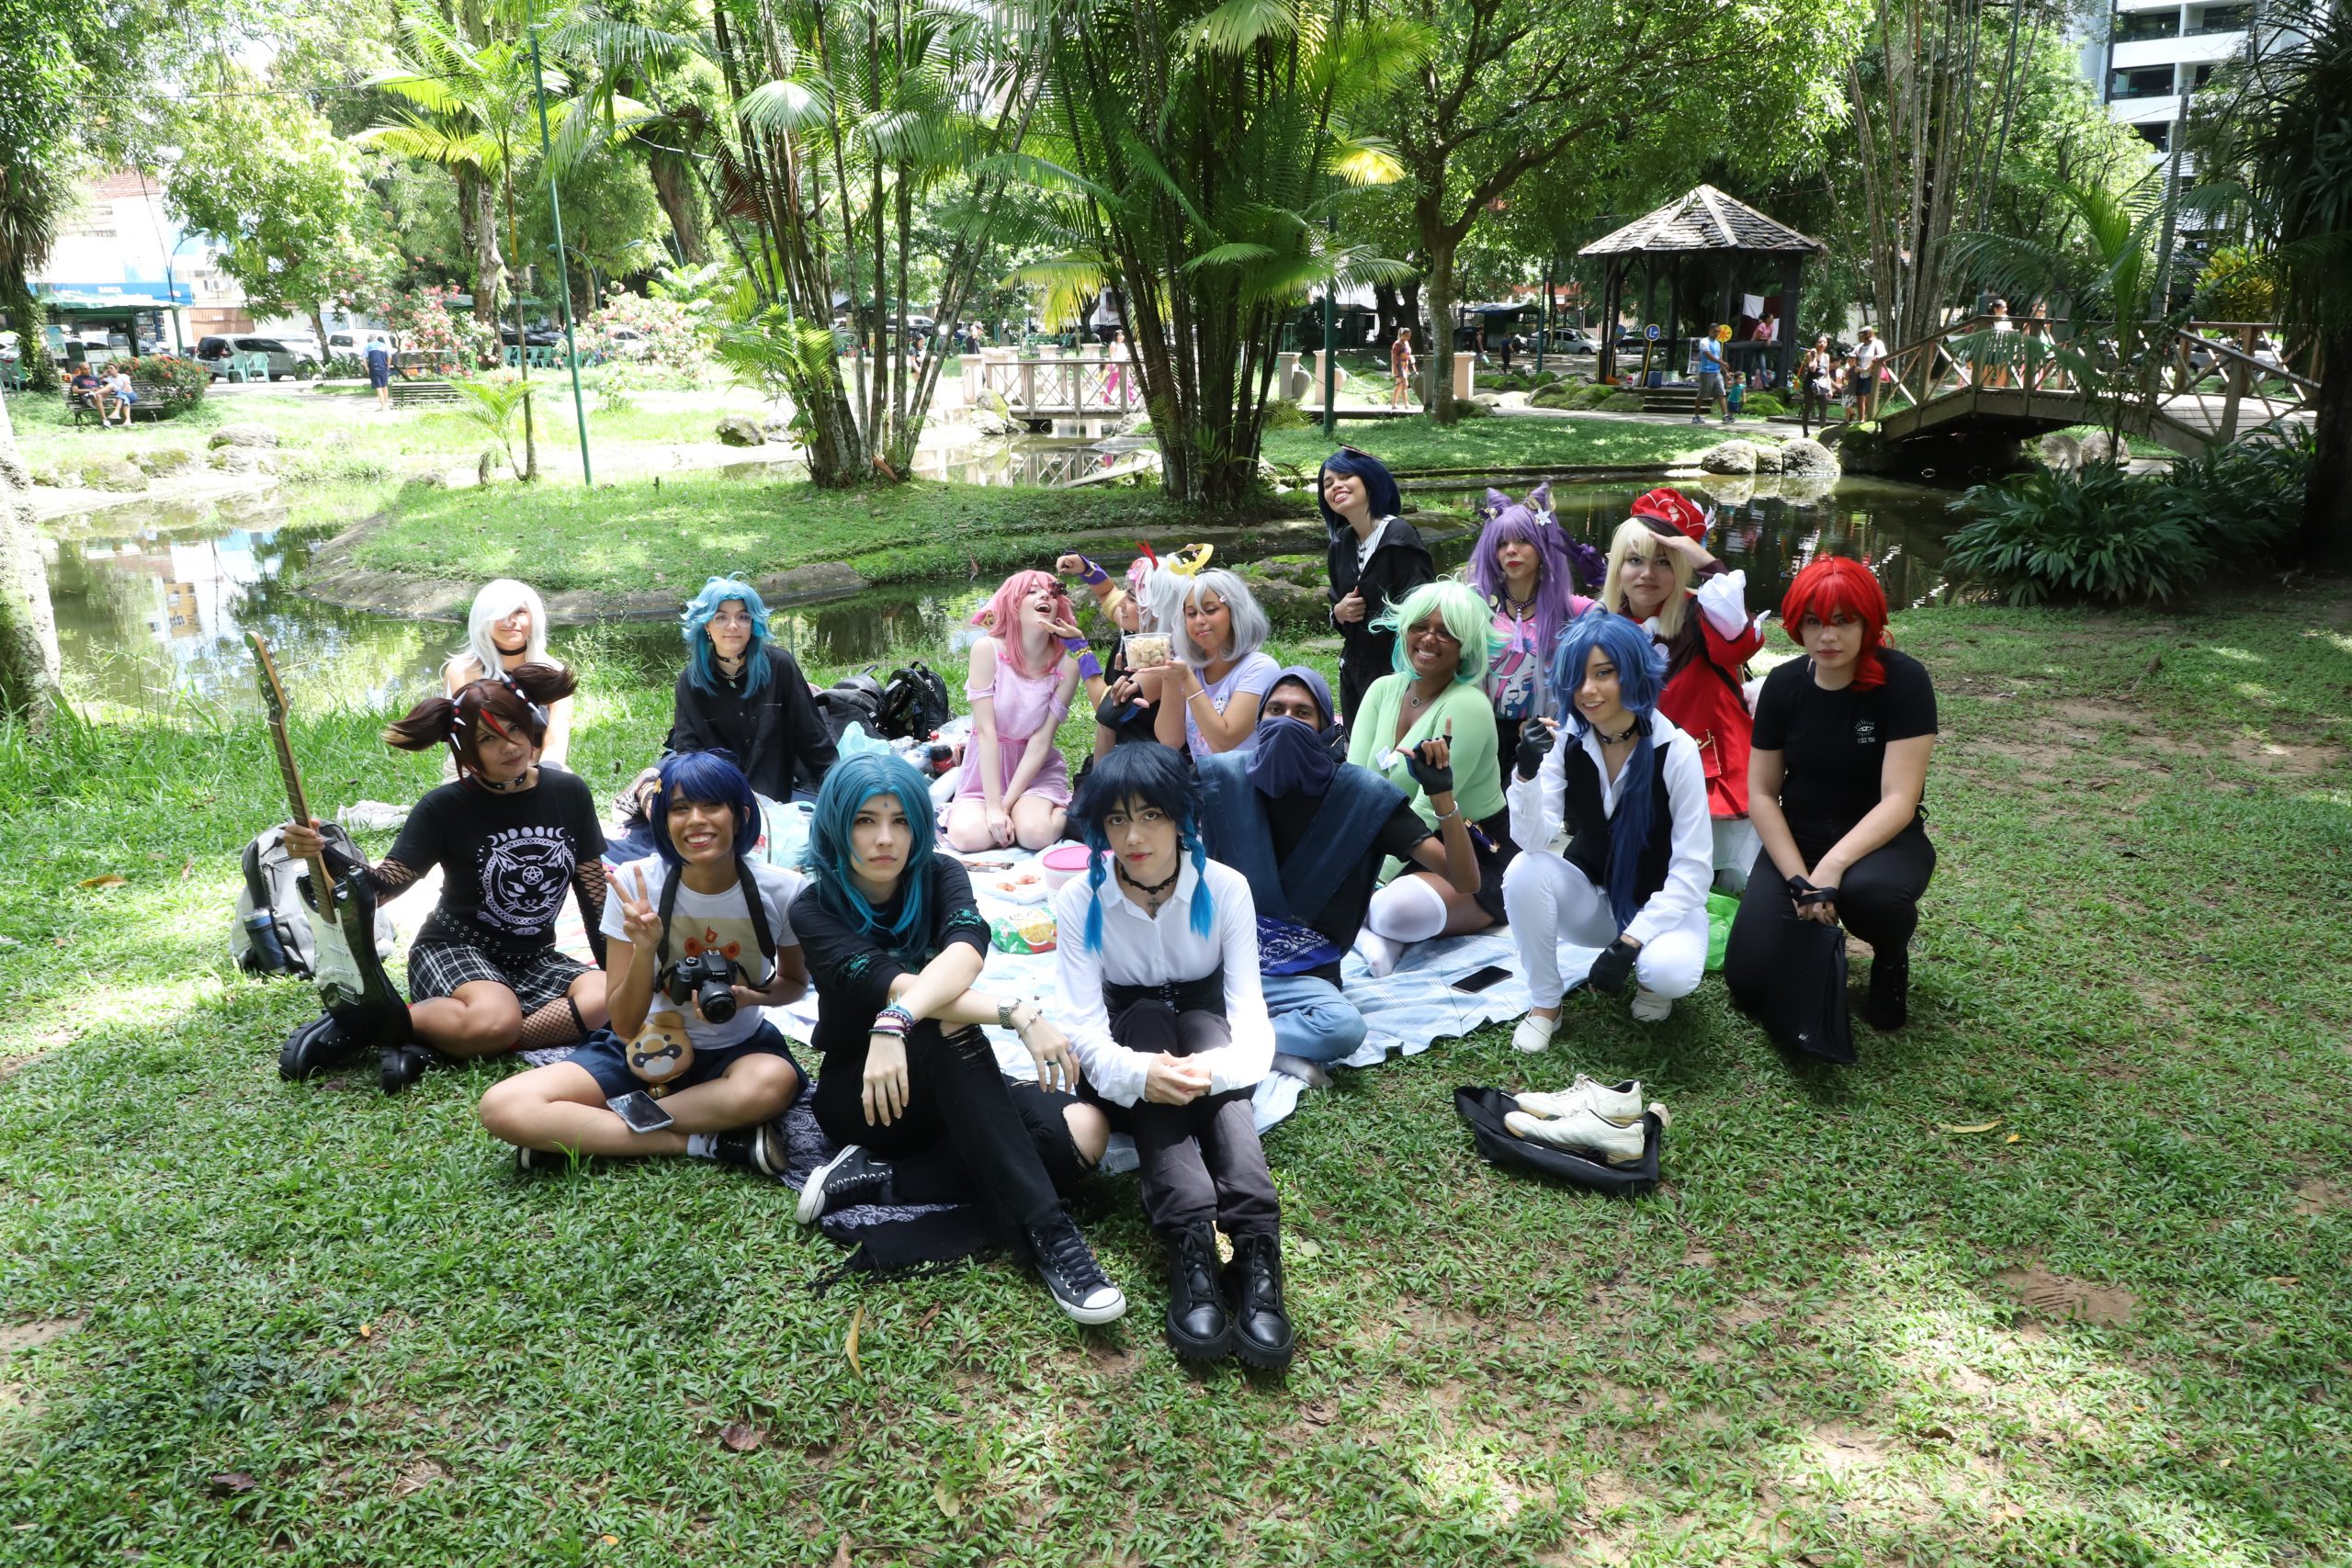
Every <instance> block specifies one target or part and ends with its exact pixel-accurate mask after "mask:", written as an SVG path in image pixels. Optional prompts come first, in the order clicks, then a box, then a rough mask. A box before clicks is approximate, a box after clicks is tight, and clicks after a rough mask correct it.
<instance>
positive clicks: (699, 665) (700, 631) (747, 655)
mask: <svg viewBox="0 0 2352 1568" xmlns="http://www.w3.org/2000/svg"><path fill="white" fill-rule="evenodd" d="M729 599H741V601H742V602H743V608H744V609H746V610H748V611H750V612H751V615H752V643H751V646H750V647H749V648H746V649H744V650H743V694H744V695H745V696H750V695H752V694H754V693H756V692H760V691H763V690H764V689H765V688H766V686H767V683H768V661H767V660H765V659H763V658H762V657H761V656H760V650H761V649H763V648H765V647H767V643H768V607H767V604H766V603H765V602H764V601H763V600H762V599H761V598H760V591H759V590H758V589H756V588H754V587H752V585H751V584H750V583H748V582H746V581H743V580H742V579H741V578H740V577H714V578H712V579H711V580H710V581H707V582H706V583H704V584H703V585H702V592H699V593H697V594H695V596H694V597H693V598H692V599H689V600H687V601H686V613H685V614H684V615H681V616H680V617H678V625H679V628H680V630H681V632H682V634H683V635H684V637H685V639H686V679H687V680H689V681H691V682H694V687H695V690H696V691H698V692H716V691H718V688H719V679H718V655H717V654H715V653H713V652H712V651H711V648H710V621H711V617H712V616H714V615H718V607H719V606H720V605H721V604H726V603H727V602H728V601H729Z"/></svg>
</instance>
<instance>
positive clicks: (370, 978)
mask: <svg viewBox="0 0 2352 1568" xmlns="http://www.w3.org/2000/svg"><path fill="white" fill-rule="evenodd" d="M245 640H246V641H247V642H249V643H251V644H252V645H253V650H254V660H255V661H256V662H257V663H258V664H259V665H260V667H261V700H262V703H263V705H264V706H265V707H266V708H267V709H268V711H269V738H270V740H271V741H272V742H273V743H274V744H275V745H276V747H277V771H278V773H279V774H280V775H281V776H282V777H283V778H284V779H285V781H286V804H287V806H288V808H289V809H290V810H291V812H292V814H293V818H294V820H295V821H298V822H308V821H309V820H310V819H311V807H310V805H309V803H308V801H307V800H306V798H305V797H304V795H303V792H302V775H301V773H300V771H299V770H298V769H297V768H296V767H295V766H294V748H293V745H292V743H291V742H290V741H289V740H288V737H287V734H286V713H287V704H286V688H285V686H284V684H283V683H281V682H279V680H278V678H277V661H276V660H273V659H272V658H271V657H270V653H269V639H268V638H267V637H264V636H262V635H261V633H259V632H247V633H246V634H245ZM310 868H311V874H310V875H309V876H308V877H307V878H305V879H304V880H303V882H302V894H303V902H305V903H306V904H308V905H309V906H310V907H311V941H312V942H313V943H314V944H315V945H316V947H317V952H318V956H317V958H316V960H315V962H314V963H313V964H311V980H312V981H313V983H315V984H316V985H317V987H318V988H319V999H320V1000H321V1001H322V1002H323V1003H324V1004H325V1005H326V1010H327V1011H328V1012H329V1013H330V1014H331V1015H333V1017H334V1021H336V1022H337V1023H339V1024H341V1025H342V1026H343V1029H344V1032H345V1033H346V1034H348V1035H350V1036H351V1038H352V1040H353V1042H354V1043H356V1044H357V1045H359V1046H360V1047H361V1048H362V1049H366V1048H368V1047H371V1046H372V1047H377V1048H389V1047H391V1046H395V1045H401V1044H405V1043H407V1041H408V1037H409V1031H408V1003H407V1002H405V1001H404V1000H402V999H401V994H400V992H399V990H397V989H396V988H395V987H393V985H392V982H391V979H390V976H387V975H386V974H385V973H384V964H383V961H382V960H381V959H379V957H377V956H376V895H375V893H374V892H373V891H372V890H371V889H370V888H369V887H368V876H367V873H366V872H365V871H364V870H362V869H360V868H359V867H357V866H354V867H353V868H352V869H351V870H350V872H349V873H348V874H345V876H343V877H341V878H337V877H336V876H335V874H334V872H333V871H332V870H331V869H330V868H329V867H328V864H327V860H326V856H324V855H323V854H318V855H312V856H311V859H310Z"/></svg>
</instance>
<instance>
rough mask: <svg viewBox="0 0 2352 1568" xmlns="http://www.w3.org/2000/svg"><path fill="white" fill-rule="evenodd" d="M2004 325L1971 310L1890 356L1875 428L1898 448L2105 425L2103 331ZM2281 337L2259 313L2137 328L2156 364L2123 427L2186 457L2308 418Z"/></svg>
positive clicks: (2311, 388)
mask: <svg viewBox="0 0 2352 1568" xmlns="http://www.w3.org/2000/svg"><path fill="white" fill-rule="evenodd" d="M2007 325H2008V326H2009V327H2010V328H2012V329H2014V330H2010V331H2001V330H1998V329H1997V328H1996V324H1995V322H1994V320H1993V318H1991V317H1988V316H1978V317H1973V318H1971V319H1970V320H1968V321H1961V322H1958V323H1956V324H1954V325H1952V326H1950V327H1947V328H1945V329H1944V330H1943V331H1942V332H1939V333H1937V334H1936V335H1935V336H1933V337H1930V338H1926V339H1922V340H1921V341H1919V342H1917V343H1913V344H1905V346H1904V347H1902V348H1899V349H1897V350H1895V351H1894V353H1893V354H1890V355H1888V356H1887V359H1886V369H1887V374H1888V378H1889V379H1888V380H1887V381H1886V382H1884V383H1883V385H1882V387H1881V389H1880V394H1879V407H1878V421H1879V431H1880V434H1882V435H1883V436H1884V438H1885V439H1886V440H1887V441H1888V442H1890V443H1893V444H1897V445H1899V444H1901V443H1905V442H1909V441H1915V440H1917V439H1920V438H1921V437H1925V436H1929V435H1948V436H1963V437H1984V438H1991V439H2002V438H2009V437H2014V438H2017V439H2020V440H2023V439H2030V438H2032V437H2034V436H2037V435H2041V434H2045V433H2047V432H2049V431H2052V430H2064V429H2065V428H2066V427H2067V426H2069V425H2076V424H2095V425H2105V424H2110V423H2114V421H2115V408H2116V401H2117V399H2116V396H2115V393H2114V391H2113V390H2111V389H2109V387H2110V386H2111V384H2112V383H2113V382H2114V381H2115V380H2116V379H2118V378H2117V376H2116V374H2115V367H2116V365H2117V363H2118V351H2117V346H2116V344H2115V343H2114V342H2113V341H2112V340H2111V339H2107V338H2101V339H2099V340H2098V341H2097V342H2096V343H2086V342H2084V341H2083V340H2081V339H2078V338H2072V337H2070V336H2069V335H2068V334H2067V332H2066V328H2067V323H2066V322H2065V321H2009V322H2007ZM2282 335H2283V334H2282V333H2281V332H2280V329H2279V328H2278V327H2277V326H2275V325H2272V324H2270V323H2267V322H2259V321H2196V322H2191V323H2190V324H2188V326H2186V327H2179V328H2171V329H2164V330H2162V331H2161V333H2160V334H2158V335H2155V336H2153V337H2152V336H2150V335H2148V334H2145V333H2143V336H2142V341H2141V342H2139V343H2137V344H2131V345H2130V346H2131V352H2133V353H2136V354H2139V355H2153V356H2154V357H2155V358H2156V361H2157V363H2155V364H2154V365H2153V366H2150V365H2146V364H2145V363H2144V362H2143V365H2142V368H2143V370H2145V371H2148V372H2150V373H2151V374H2150V375H2149V376H2147V377H2146V378H2136V379H2138V382H2139V386H2140V387H2141V389H2143V391H2142V394H2141V395H2134V394H2133V393H2131V392H2130V391H2128V390H2127V391H2126V392H2125V394H2124V397H2123V417H2122V427H2123V430H2124V433H2125V434H2129V435H2135V436H2139V437H2141V438H2143V439H2144V440H2148V441H2153V442H2154V443H2155V444H2157V445H2158V446H2166V447H2169V448H2171V449H2172V450H2173V451H2175V452H2177V453H2179V454H2181V455H2182V456H2183V457H2197V456H2199V455H2200V454H2202V453H2203V452H2205V451H2206V450H2207V449H2208V448H2209V447H2212V446H2226V445H2227V444H2229V443H2230V442H2231V441H2233V440H2235V439H2236V438H2237V437H2238V436H2239V435H2241V434H2245V432H2246V431H2249V430H2253V429H2255V428H2256V427H2258V426H2261V425H2264V424H2267V423H2272V422H2274V421H2275V422H2278V423H2281V424H2290V423H2299V422H2300V423H2309V422H2310V421H2311V420H2312V418H2313V413H2312V400H2313V398H2314V397H2315V396H2316V395H2317V394H2318V391H2319V381H2318V379H2317V378H2316V376H2315V375H2306V374H2304V373H2303V372H2302V371H2301V370H2298V369H2296V368H2294V367H2292V366H2290V364H2289V363H2287V361H2286V360H2285V359H2284V358H2282V357H2281V356H2280V355H2278V354H2276V353H2274V352H2271V351H2270V350H2269V349H2267V348H2266V347H2265V346H2263V345H2264V344H2265V342H2266V339H2267V341H2269V342H2277V341H2279V340H2280V338H2281V337H2282ZM2301 357H2306V358H2308V357H2309V355H2308V353H2307V354H2306V355H2303V356H2301ZM2312 368H2314V369H2315V368H2316V367H2315V366H2313V367H2312ZM2338 373H2339V374H2341V373H2343V367H2338ZM2086 382H2091V383H2095V384H2097V385H2098V389H2093V388H2092V387H2090V386H2086V384H2085V383H2086ZM2151 382H2153V395H2146V389H2148V388H2149V386H2150V383H2151Z"/></svg>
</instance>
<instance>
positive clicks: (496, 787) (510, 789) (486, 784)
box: [474, 768, 531, 795]
mask: <svg viewBox="0 0 2352 1568" xmlns="http://www.w3.org/2000/svg"><path fill="white" fill-rule="evenodd" d="M530 776H531V770H530V769H528V768H525V769H524V770H523V771H522V772H521V773H516V774H515V776H514V777H513V778H511V779H508V780H507V781H506V782H505V783H504V784H492V783H491V782H490V781H489V780H488V779H486V778H484V777H482V776H481V774H480V773H476V774H475V775H474V783H476V784H480V785H481V787H482V788H484V789H486V790H488V791H490V793H491V794H492V795H512V794H513V793H514V792H515V791H516V790H518V789H521V788H522V787H523V781H524V780H525V779H527V778H529V777H530Z"/></svg>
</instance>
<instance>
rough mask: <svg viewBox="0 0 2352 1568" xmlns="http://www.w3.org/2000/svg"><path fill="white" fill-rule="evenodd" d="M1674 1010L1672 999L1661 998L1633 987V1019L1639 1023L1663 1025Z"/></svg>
mask: <svg viewBox="0 0 2352 1568" xmlns="http://www.w3.org/2000/svg"><path fill="white" fill-rule="evenodd" d="M1673 1010H1674V998H1672V997H1661V996H1659V995H1658V994H1657V992H1656V991H1649V990H1644V989H1643V988H1642V987H1639V986H1636V987H1634V1021H1636V1022H1639V1023H1664V1022H1665V1021H1666V1019H1667V1015H1668V1014H1669V1013H1671V1012H1672V1011H1673Z"/></svg>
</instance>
